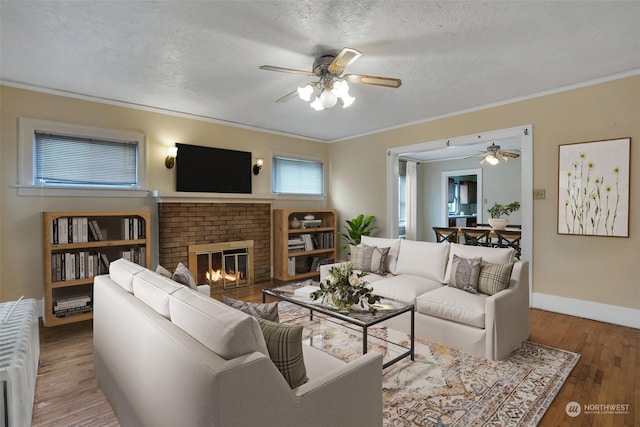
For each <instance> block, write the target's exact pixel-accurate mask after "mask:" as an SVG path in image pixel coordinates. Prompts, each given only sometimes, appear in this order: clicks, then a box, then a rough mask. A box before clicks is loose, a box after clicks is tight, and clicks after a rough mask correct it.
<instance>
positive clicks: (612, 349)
mask: <svg viewBox="0 0 640 427" xmlns="http://www.w3.org/2000/svg"><path fill="white" fill-rule="evenodd" d="M268 286H271V284H270V283H260V284H256V285H253V286H248V287H245V288H241V289H234V290H229V291H225V295H228V296H230V297H232V298H238V299H243V300H246V301H256V302H258V301H261V298H262V296H261V293H260V291H261V289H262V288H264V287H268ZM212 296H213V297H214V298H217V299H221V298H222V293H221V292H216V293H214V294H213V295H212ZM92 337H93V334H92V322H91V321H86V322H80V323H76V324H71V325H64V326H58V327H54V328H45V327H43V326H42V325H41V326H40V368H39V373H38V381H37V384H36V395H35V402H34V408H33V426H47V427H49V426H56V427H57V426H61V427H62V426H64V427H66V426H118V425H119V424H118V421H117V420H116V418H115V416H114V414H113V411H112V410H111V407H110V406H109V403H108V402H107V401H106V399H105V397H104V395H103V394H102V392H101V391H100V389H99V388H98V387H97V385H96V381H95V379H94V377H93V348H92V347H93V342H92ZM529 339H530V340H531V341H534V342H537V343H540V344H544V345H548V346H550V347H556V348H562V349H565V350H569V351H573V352H576V353H579V354H580V355H581V358H580V361H579V362H578V365H577V366H576V367H575V369H574V370H573V372H572V373H571V375H570V376H569V378H568V379H567V381H566V383H565V385H564V386H563V387H562V389H561V390H560V392H559V393H558V396H557V397H556V398H555V400H554V401H553V403H552V404H551V406H550V408H549V410H548V411H547V413H546V414H545V416H544V418H543V419H542V421H541V422H540V426H553V427H555V426H576V425H579V426H616V427H617V426H636V425H640V354H639V353H640V330H637V329H633V328H625V327H622V326H615V325H611V324H608V323H602V322H596V321H592V320H586V319H582V318H578V317H572V316H566V315H562V314H557V313H551V312H547V311H542V310H534V309H532V310H531V335H530V338H529ZM573 401H575V402H578V403H579V404H580V405H581V407H584V405H607V404H616V405H629V406H628V411H627V412H628V413H627V414H604V413H602V412H603V411H602V410H600V413H592V414H584V413H583V414H581V415H579V416H578V417H576V418H571V417H569V416H568V415H567V414H566V411H565V407H566V406H567V404H568V403H569V402H573ZM594 408H595V407H594Z"/></svg>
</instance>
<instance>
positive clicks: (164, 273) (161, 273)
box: [156, 264, 171, 279]
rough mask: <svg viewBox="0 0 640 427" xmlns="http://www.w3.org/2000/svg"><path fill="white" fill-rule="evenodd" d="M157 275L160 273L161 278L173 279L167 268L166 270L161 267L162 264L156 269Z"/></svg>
mask: <svg viewBox="0 0 640 427" xmlns="http://www.w3.org/2000/svg"><path fill="white" fill-rule="evenodd" d="M156 273H158V274H159V275H161V276H164V277H168V278H169V279H171V272H170V271H169V270H167V269H166V268H164V267H163V266H161V265H160V264H158V267H157V268H156Z"/></svg>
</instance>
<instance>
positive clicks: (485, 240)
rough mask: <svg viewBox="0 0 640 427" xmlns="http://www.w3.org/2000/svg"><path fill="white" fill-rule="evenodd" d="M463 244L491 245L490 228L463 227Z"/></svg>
mask: <svg viewBox="0 0 640 427" xmlns="http://www.w3.org/2000/svg"><path fill="white" fill-rule="evenodd" d="M460 231H462V235H463V236H464V244H465V245H472V246H493V245H492V244H491V237H489V234H490V233H491V230H478V229H475V228H463V229H461V230H460Z"/></svg>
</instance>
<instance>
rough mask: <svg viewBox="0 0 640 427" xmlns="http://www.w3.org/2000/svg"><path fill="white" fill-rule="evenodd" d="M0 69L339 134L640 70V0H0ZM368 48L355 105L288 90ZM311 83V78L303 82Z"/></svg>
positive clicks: (94, 93) (4, 74) (117, 96)
mask: <svg viewBox="0 0 640 427" xmlns="http://www.w3.org/2000/svg"><path fill="white" fill-rule="evenodd" d="M0 14H1V22H0V24H1V27H0V31H1V33H0V37H1V45H0V79H1V80H2V82H3V83H5V84H8V85H14V86H18V87H26V88H33V89H37V90H47V91H59V92H62V93H67V94H71V95H83V96H89V97H95V98H101V99H104V100H109V101H116V102H122V103H129V104H133V105H139V106H145V107H153V108H158V109H162V110H166V111H171V112H179V113H186V114H190V115H194V116H197V117H200V118H203V119H206V120H213V121H219V122H224V123H228V124H237V125H240V126H246V127H251V128H257V129H263V130H269V131H274V132H281V133H285V134H292V135H297V136H301V137H305V138H310V139H314V140H320V141H335V140H339V139H343V138H348V137H351V136H355V135H362V134H366V133H370V132H376V131H379V130H382V129H387V128H393V127H397V126H402V125H406V124H409V123H414V122H419V121H423V120H426V119H429V118H433V117H438V116H441V115H446V114H450V113H454V112H459V111H463V110H467V109H472V108H476V107H479V106H484V105H488V104H492V103H499V102H502V101H506V100H510V99H515V98H520V97H526V96H529V95H532V94H537V93H541V92H545V91H550V90H554V89H557V88H561V87H566V86H570V85H576V84H581V83H585V82H589V81H593V80H598V79H606V78H609V77H611V76H618V75H630V74H637V73H638V72H640V71H639V70H640V2H639V1H622V2H615V1H553V2H543V1H529V2H520V1H509V2H507V1H473V2H434V1H356V0H351V1H321V0H304V1H64V2H62V1H7V0H2V1H0ZM345 46H348V47H352V48H355V49H358V50H360V51H361V52H362V53H363V56H362V57H361V58H360V59H359V60H358V61H357V62H355V63H354V64H352V65H351V66H350V67H349V68H348V69H347V71H346V72H347V73H355V74H371V75H378V76H389V77H397V78H400V79H402V82H403V85H402V86H401V87H400V88H399V89H390V88H383V87H377V86H366V85H355V84H352V85H351V91H350V92H351V94H352V95H353V96H355V97H356V101H355V103H354V104H353V105H352V106H351V107H350V108H348V109H342V108H340V107H335V108H333V109H330V110H324V111H321V112H316V111H314V110H312V109H311V108H309V106H308V105H307V104H306V103H305V102H304V101H302V100H300V99H298V98H294V99H292V100H291V101H289V102H287V103H284V104H280V103H279V104H276V103H275V102H274V101H275V100H276V99H278V98H280V97H281V96H283V95H285V94H287V93H289V92H291V91H292V90H294V89H295V88H296V87H298V86H300V85H303V84H305V83H307V82H309V81H310V78H309V77H304V76H301V75H296V74H285V73H277V72H272V71H263V70H259V69H258V67H259V66H260V65H275V66H281V67H286V68H295V69H302V70H310V69H311V65H312V62H313V58H314V54H317V53H321V52H324V51H327V50H339V49H341V48H342V47H345ZM311 80H312V79H311Z"/></svg>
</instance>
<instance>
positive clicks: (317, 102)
mask: <svg viewBox="0 0 640 427" xmlns="http://www.w3.org/2000/svg"><path fill="white" fill-rule="evenodd" d="M309 107H311V108H313V109H314V110H316V111H322V110H324V106H323V105H322V102H320V98H318V97H317V96H316V97H315V99H314V100H313V102H311V103H309Z"/></svg>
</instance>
